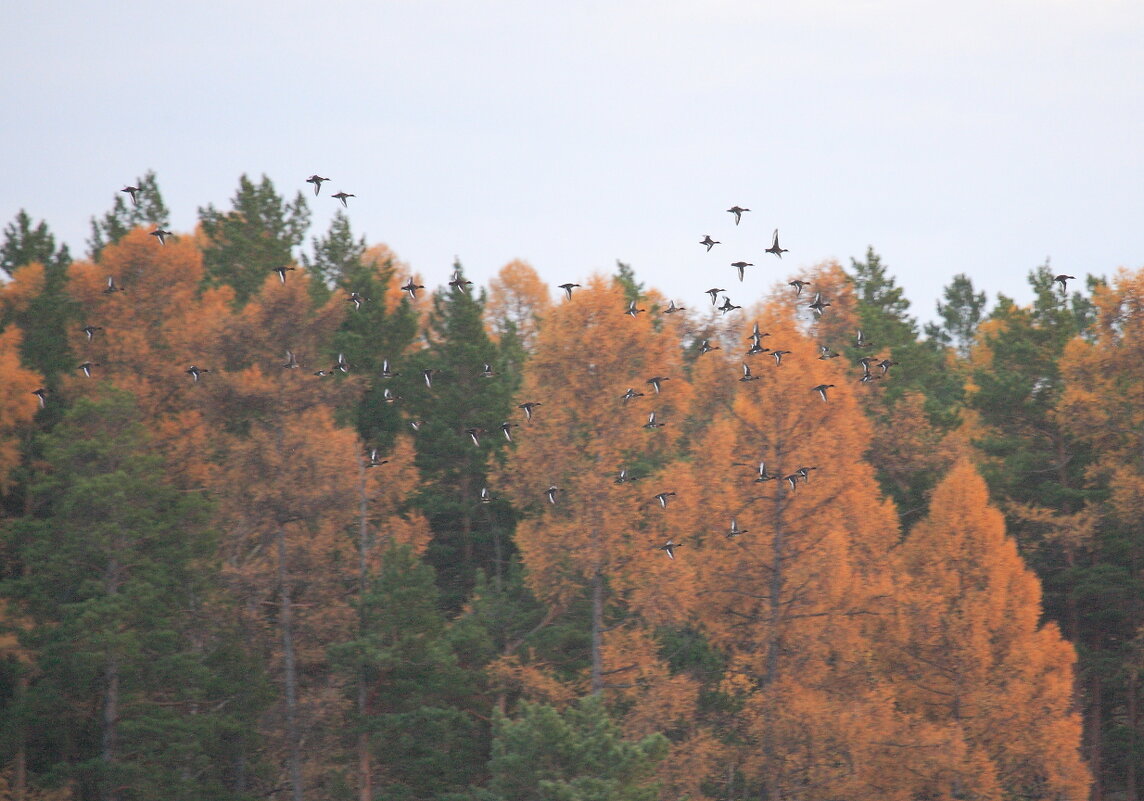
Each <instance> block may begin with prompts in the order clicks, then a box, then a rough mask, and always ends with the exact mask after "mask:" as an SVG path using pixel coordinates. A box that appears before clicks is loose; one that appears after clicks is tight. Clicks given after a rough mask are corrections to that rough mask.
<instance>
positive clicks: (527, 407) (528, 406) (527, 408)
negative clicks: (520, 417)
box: [516, 401, 544, 423]
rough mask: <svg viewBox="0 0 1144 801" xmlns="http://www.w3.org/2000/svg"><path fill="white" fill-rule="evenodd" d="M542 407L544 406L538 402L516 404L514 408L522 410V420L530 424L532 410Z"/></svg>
mask: <svg viewBox="0 0 1144 801" xmlns="http://www.w3.org/2000/svg"><path fill="white" fill-rule="evenodd" d="M543 405H544V404H543V403H541V402H539V401H526V402H524V403H518V404H517V405H516V408H518V409H523V410H524V419H525V420H527V421H528V422H530V423H531V422H532V411H533V409H535V408H536V407H537V406H543Z"/></svg>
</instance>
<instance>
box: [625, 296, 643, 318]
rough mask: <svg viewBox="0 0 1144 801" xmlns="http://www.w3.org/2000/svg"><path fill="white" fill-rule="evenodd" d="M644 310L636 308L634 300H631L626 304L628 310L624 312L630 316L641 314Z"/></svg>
mask: <svg viewBox="0 0 1144 801" xmlns="http://www.w3.org/2000/svg"><path fill="white" fill-rule="evenodd" d="M646 311H647V309H637V308H636V302H635V301H634V300H633V301H632V302H631V303H629V304H628V310H627V311H625V312H624V314H629V315H631V316H632V317H636V316H638V315H640V314H643V313H644V312H646Z"/></svg>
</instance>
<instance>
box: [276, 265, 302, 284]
mask: <svg viewBox="0 0 1144 801" xmlns="http://www.w3.org/2000/svg"><path fill="white" fill-rule="evenodd" d="M297 269H298V268H297V267H271V268H270V272H273V273H278V280H280V281H281V282H282V283H284V284H285V283H286V273H288V272H290V271H291V270H297Z"/></svg>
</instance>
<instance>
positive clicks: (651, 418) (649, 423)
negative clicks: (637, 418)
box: [644, 412, 667, 429]
mask: <svg viewBox="0 0 1144 801" xmlns="http://www.w3.org/2000/svg"><path fill="white" fill-rule="evenodd" d="M665 425H667V424H666V423H657V422H656V421H655V412H652V413H651V414H649V415H648V416H647V422H646V423H644V428H648V429H652V428H663V427H664V426H665Z"/></svg>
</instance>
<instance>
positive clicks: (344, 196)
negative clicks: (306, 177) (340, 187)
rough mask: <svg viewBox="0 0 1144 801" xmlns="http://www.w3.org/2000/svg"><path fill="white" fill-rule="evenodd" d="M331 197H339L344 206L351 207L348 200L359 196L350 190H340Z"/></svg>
mask: <svg viewBox="0 0 1144 801" xmlns="http://www.w3.org/2000/svg"><path fill="white" fill-rule="evenodd" d="M330 197H333V198H337V199H338V200H340V201H342V205H343V206H345V207H346V208H349V204H348V203H346V200H347V199H349V198H351V197H357V195H353V194H350V193H349V192H338V193H337V194H334V195H330Z"/></svg>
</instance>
